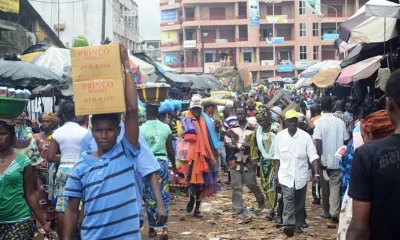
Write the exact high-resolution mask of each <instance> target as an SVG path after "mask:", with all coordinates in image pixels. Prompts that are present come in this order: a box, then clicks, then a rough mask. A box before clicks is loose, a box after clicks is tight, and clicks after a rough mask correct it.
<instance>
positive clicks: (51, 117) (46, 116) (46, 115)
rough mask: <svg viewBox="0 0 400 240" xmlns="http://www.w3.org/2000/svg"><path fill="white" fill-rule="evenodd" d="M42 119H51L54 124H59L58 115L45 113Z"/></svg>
mask: <svg viewBox="0 0 400 240" xmlns="http://www.w3.org/2000/svg"><path fill="white" fill-rule="evenodd" d="M42 118H49V119H50V120H51V121H52V122H53V123H56V122H57V118H56V115H54V114H53V113H45V114H43V116H42Z"/></svg>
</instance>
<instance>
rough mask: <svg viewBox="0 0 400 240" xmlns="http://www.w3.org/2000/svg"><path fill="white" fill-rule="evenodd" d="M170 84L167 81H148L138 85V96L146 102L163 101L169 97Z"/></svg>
mask: <svg viewBox="0 0 400 240" xmlns="http://www.w3.org/2000/svg"><path fill="white" fill-rule="evenodd" d="M170 88H171V86H170V85H168V84H166V83H151V82H149V83H146V84H141V85H139V86H138V96H139V99H140V101H142V102H144V103H149V102H158V103H159V102H162V101H164V100H165V99H167V98H168V95H169V89H170Z"/></svg>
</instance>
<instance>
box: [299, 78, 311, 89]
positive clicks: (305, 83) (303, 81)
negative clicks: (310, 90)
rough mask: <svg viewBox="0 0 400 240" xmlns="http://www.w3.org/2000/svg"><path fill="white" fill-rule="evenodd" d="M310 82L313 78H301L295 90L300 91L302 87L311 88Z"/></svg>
mask: <svg viewBox="0 0 400 240" xmlns="http://www.w3.org/2000/svg"><path fill="white" fill-rule="evenodd" d="M310 80H311V78H300V79H299V81H297V82H296V84H295V88H296V89H299V88H302V87H308V86H310Z"/></svg>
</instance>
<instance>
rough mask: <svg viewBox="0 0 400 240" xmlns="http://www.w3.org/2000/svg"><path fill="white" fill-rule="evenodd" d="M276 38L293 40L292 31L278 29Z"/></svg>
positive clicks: (289, 29)
mask: <svg viewBox="0 0 400 240" xmlns="http://www.w3.org/2000/svg"><path fill="white" fill-rule="evenodd" d="M276 36H278V37H284V38H285V40H292V29H291V28H277V29H276Z"/></svg>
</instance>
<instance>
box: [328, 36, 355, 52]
mask: <svg viewBox="0 0 400 240" xmlns="http://www.w3.org/2000/svg"><path fill="white" fill-rule="evenodd" d="M357 45H359V43H356V42H351V43H347V42H345V41H343V40H342V39H340V38H337V39H336V40H335V42H334V46H335V48H336V49H337V50H338V51H339V52H340V53H344V52H346V51H349V50H350V49H352V48H354V47H355V46H357Z"/></svg>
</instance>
